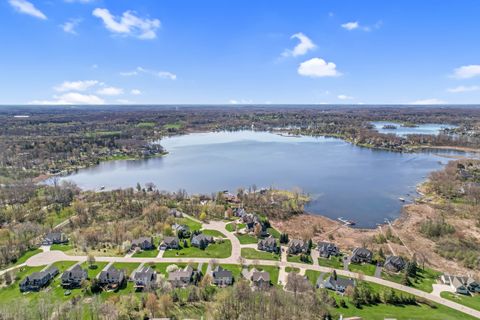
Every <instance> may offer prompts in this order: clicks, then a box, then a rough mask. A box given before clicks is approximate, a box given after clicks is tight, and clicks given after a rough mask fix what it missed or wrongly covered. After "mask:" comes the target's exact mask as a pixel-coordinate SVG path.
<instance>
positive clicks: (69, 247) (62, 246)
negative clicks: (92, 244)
mask: <svg viewBox="0 0 480 320" xmlns="http://www.w3.org/2000/svg"><path fill="white" fill-rule="evenodd" d="M73 248H74V247H73V246H72V245H71V244H68V243H66V244H52V245H51V246H50V250H52V251H54V250H57V251H63V252H66V251H69V250H73Z"/></svg>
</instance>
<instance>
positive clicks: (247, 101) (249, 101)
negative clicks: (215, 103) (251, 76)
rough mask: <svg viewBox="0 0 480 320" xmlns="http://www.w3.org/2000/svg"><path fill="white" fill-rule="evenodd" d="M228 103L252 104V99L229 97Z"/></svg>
mask: <svg viewBox="0 0 480 320" xmlns="http://www.w3.org/2000/svg"><path fill="white" fill-rule="evenodd" d="M228 103H230V104H252V103H253V102H252V100H247V99H241V100H236V99H230V100H228Z"/></svg>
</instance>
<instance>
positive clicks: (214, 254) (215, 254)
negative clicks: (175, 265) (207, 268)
mask: <svg viewBox="0 0 480 320" xmlns="http://www.w3.org/2000/svg"><path fill="white" fill-rule="evenodd" d="M180 243H182V244H183V241H181V242H180ZM187 243H188V248H183V247H181V248H180V249H179V250H167V251H165V253H164V254H163V256H164V257H165V258H177V257H180V258H183V257H185V258H188V257H191V258H228V257H230V256H231V255H232V244H231V243H230V241H229V240H224V241H223V242H221V243H213V244H209V245H208V247H207V248H206V249H205V250H201V249H199V248H196V247H192V246H190V240H187Z"/></svg>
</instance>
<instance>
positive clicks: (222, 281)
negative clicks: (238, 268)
mask: <svg viewBox="0 0 480 320" xmlns="http://www.w3.org/2000/svg"><path fill="white" fill-rule="evenodd" d="M212 278H213V283H214V284H215V285H217V286H219V287H224V286H229V285H232V284H233V274H232V271H230V270H225V269H224V268H222V267H221V266H217V267H216V268H215V269H213V271H212Z"/></svg>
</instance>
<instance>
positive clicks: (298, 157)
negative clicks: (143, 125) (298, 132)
mask: <svg viewBox="0 0 480 320" xmlns="http://www.w3.org/2000/svg"><path fill="white" fill-rule="evenodd" d="M161 144H162V145H163V146H164V147H165V148H166V150H167V151H168V152H169V154H168V155H166V156H165V157H162V158H154V159H147V160H121V161H111V162H104V163H101V164H99V165H98V166H95V167H91V168H87V169H82V170H79V171H78V172H77V173H75V174H72V175H70V176H67V177H64V178H62V179H67V180H71V181H73V182H75V183H77V184H78V185H79V186H80V187H81V188H83V189H91V190H99V189H100V188H101V187H102V186H104V187H105V188H106V189H113V188H126V187H134V186H135V185H136V184H137V182H139V183H140V184H142V185H145V183H148V182H153V183H154V184H155V185H156V186H157V187H158V188H159V189H160V190H167V191H177V190H179V189H181V188H182V189H185V190H187V192H188V193H190V194H195V193H203V194H210V193H212V192H217V191H220V190H227V189H228V190H231V191H236V190H237V189H238V188H239V187H244V188H248V187H249V186H252V185H256V186H257V187H258V188H261V187H270V186H273V187H275V188H284V189H292V188H294V187H298V188H300V189H301V190H303V191H304V192H306V193H308V194H310V195H311V197H312V201H311V202H310V203H309V205H308V207H307V210H308V211H309V212H311V213H314V214H321V215H325V216H328V217H330V218H334V219H336V218H338V217H344V218H348V219H352V220H354V221H355V222H356V223H357V226H360V227H375V225H376V224H377V223H383V222H384V219H395V218H396V217H398V215H399V214H400V209H401V206H402V205H403V203H402V202H401V201H399V198H400V197H402V198H404V199H405V200H406V201H407V202H408V201H410V200H412V199H413V198H414V197H415V196H416V191H415V189H416V185H417V184H418V183H420V182H422V181H423V180H425V179H426V177H427V176H428V174H429V173H430V172H432V171H434V170H438V169H440V168H441V167H442V165H444V164H446V163H447V162H448V160H449V159H447V158H444V157H441V156H439V155H438V154H436V152H437V151H431V152H421V153H413V154H412V153H396V152H390V151H381V150H372V149H368V148H362V147H358V146H355V145H352V144H350V143H347V142H344V141H343V140H340V139H335V138H323V137H318V138H316V137H292V136H281V135H277V134H272V133H267V132H253V131H240V132H215V133H195V134H189V135H184V136H175V137H171V138H166V139H163V140H162V141H161ZM443 153H449V154H457V153H455V152H445V151H443Z"/></svg>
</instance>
